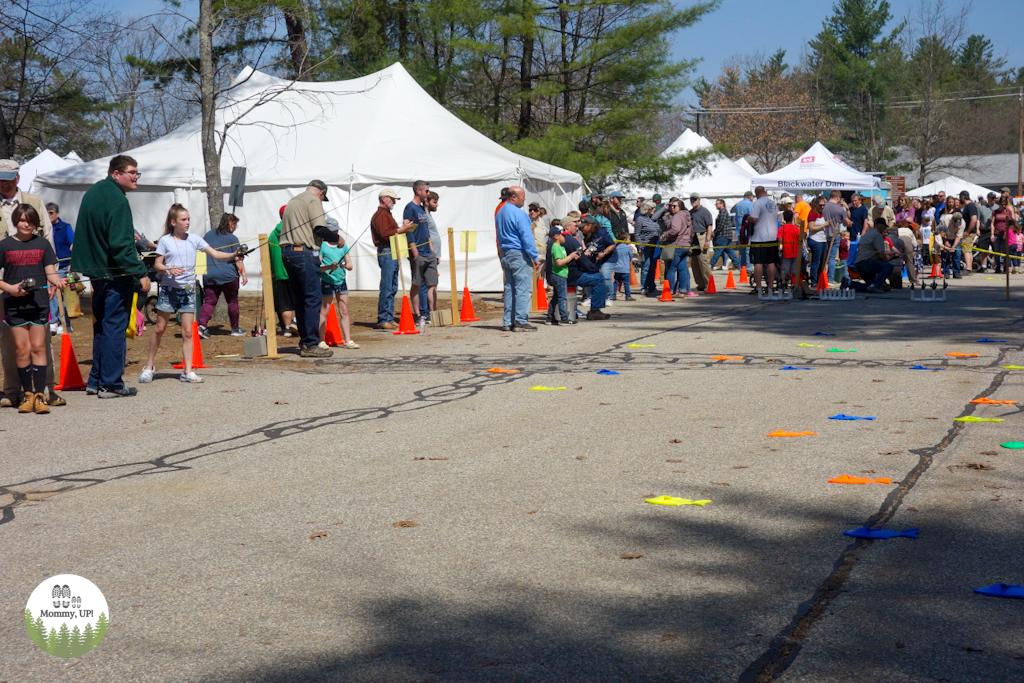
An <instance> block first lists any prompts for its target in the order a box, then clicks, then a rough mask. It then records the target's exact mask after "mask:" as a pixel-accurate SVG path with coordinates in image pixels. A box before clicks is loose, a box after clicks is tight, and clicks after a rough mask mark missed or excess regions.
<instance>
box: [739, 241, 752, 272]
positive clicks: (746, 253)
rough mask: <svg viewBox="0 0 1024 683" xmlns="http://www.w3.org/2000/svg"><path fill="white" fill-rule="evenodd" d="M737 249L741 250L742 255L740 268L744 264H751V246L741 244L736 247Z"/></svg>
mask: <svg viewBox="0 0 1024 683" xmlns="http://www.w3.org/2000/svg"><path fill="white" fill-rule="evenodd" d="M736 251H737V252H739V255H740V262H739V266H740V268H742V267H743V266H749V265H750V247H748V246H746V245H740V246H738V247H737V248H736Z"/></svg>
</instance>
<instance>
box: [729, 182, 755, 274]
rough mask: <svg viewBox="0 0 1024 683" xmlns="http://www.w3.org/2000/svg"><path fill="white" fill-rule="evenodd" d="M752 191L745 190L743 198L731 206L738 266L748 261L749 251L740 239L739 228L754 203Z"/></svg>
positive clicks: (741, 226) (744, 264)
mask: <svg viewBox="0 0 1024 683" xmlns="http://www.w3.org/2000/svg"><path fill="white" fill-rule="evenodd" d="M753 196H754V193H753V192H751V191H750V190H747V191H746V192H744V193H743V199H741V200H740V201H738V202H736V206H734V207H732V213H733V219H732V225H733V228H735V230H736V242H737V243H738V244H739V248H738V249H737V251H738V252H739V254H740V263H739V265H740V267H741V268H742V267H743V266H746V265H747V264H748V263H749V261H748V258H749V253H748V248H747V245H746V244H744V243H743V242H742V241H740V230H741V229H742V228H743V219H744V218H746V217H747V216H748V215H749V214H750V207H752V206H753V205H754V200H753Z"/></svg>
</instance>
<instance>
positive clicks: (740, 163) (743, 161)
mask: <svg viewBox="0 0 1024 683" xmlns="http://www.w3.org/2000/svg"><path fill="white" fill-rule="evenodd" d="M733 163H735V164H736V165H737V166H739V167H740V168H742V169H743V170H744V171H746V172H747V174H748V175H750V176H756V175H757V169H756V168H754V167H753V166H751V165H750V162H749V161H747V160H746V159H744V158H743V157H739V158H738V159H735V160H734V162H733Z"/></svg>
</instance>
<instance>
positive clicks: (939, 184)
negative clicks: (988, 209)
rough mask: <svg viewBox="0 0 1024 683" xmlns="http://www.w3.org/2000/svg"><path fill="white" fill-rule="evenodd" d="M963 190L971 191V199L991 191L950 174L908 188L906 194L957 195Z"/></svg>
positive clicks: (914, 195)
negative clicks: (925, 183) (913, 188)
mask: <svg viewBox="0 0 1024 683" xmlns="http://www.w3.org/2000/svg"><path fill="white" fill-rule="evenodd" d="M964 190H967V191H968V192H970V193H971V200H972V201H973V200H975V199H977V198H978V197H986V196H988V193H989V192H991V191H992V190H990V189H988V188H987V187H982V186H981V185H975V184H974V183H969V182H967V181H966V180H964V179H962V178H957V177H956V176H955V175H951V176H949V177H948V178H943V179H942V180H936V181H935V182H934V183H928V184H927V185H922V186H921V187H919V188H917V189H915V190H910V191H909V192H907V194H908V195H909V196H911V197H931V196H932V195H933V194H938V193H940V192H945V193H946V195H947V196H951V195H952V196H959V194H960V193H961V192H962V191H964Z"/></svg>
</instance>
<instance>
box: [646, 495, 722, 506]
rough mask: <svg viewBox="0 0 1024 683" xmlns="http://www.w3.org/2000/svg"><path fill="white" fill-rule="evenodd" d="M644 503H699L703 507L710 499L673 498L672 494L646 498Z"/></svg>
mask: <svg viewBox="0 0 1024 683" xmlns="http://www.w3.org/2000/svg"><path fill="white" fill-rule="evenodd" d="M644 502H645V503H650V504H651V505H699V506H701V507H704V506H705V505H707V504H708V503H710V502H711V501H710V500H690V499H689V498H673V497H672V496H658V497H657V498H647V499H645V500H644Z"/></svg>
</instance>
